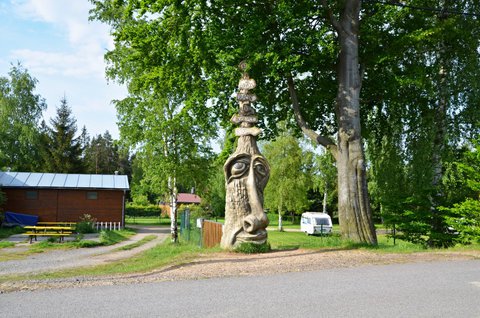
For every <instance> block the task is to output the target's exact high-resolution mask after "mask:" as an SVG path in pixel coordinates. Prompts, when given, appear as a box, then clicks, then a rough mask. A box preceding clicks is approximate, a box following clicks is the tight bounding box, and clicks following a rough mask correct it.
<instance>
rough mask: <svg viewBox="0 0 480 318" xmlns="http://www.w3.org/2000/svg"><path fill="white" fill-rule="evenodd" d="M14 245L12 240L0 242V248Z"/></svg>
mask: <svg viewBox="0 0 480 318" xmlns="http://www.w3.org/2000/svg"><path fill="white" fill-rule="evenodd" d="M12 246H15V243H13V242H0V249H2V248H7V247H12Z"/></svg>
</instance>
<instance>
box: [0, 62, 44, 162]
mask: <svg viewBox="0 0 480 318" xmlns="http://www.w3.org/2000/svg"><path fill="white" fill-rule="evenodd" d="M37 83H38V81H37V80H36V79H35V78H33V77H32V76H31V75H30V74H29V73H28V71H27V70H26V69H25V68H23V67H22V65H21V64H17V65H14V66H12V67H11V70H10V72H9V78H7V77H0V127H1V128H0V168H5V167H10V168H11V169H13V170H17V171H35V170H37V169H39V164H40V162H39V161H40V160H39V156H38V152H37V151H36V149H37V147H36V146H35V145H36V143H37V140H38V134H39V120H40V119H41V116H42V111H44V110H45V108H46V104H45V100H44V99H43V98H42V97H41V96H40V95H39V94H35V88H36V85H37Z"/></svg>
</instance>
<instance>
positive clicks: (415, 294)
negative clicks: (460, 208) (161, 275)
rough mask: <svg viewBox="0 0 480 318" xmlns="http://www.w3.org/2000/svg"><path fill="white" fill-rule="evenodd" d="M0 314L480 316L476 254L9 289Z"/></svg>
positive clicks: (0, 300) (2, 298)
mask: <svg viewBox="0 0 480 318" xmlns="http://www.w3.org/2000/svg"><path fill="white" fill-rule="evenodd" d="M0 317H36V318H40V317H242V318H243V317H245V318H247V317H255V318H256V317H288V318H293V317H369V318H370V317H480V261H478V260H474V261H450V262H433V263H415V264H400V265H399V264H397V265H385V266H364V267H357V268H350V269H335V270H320V271H315V272H303V273H288V274H278V275H271V276H257V277H238V278H221V279H208V280H197V281H180V282H159V283H148V284H130V285H113V286H102V287H89V288H69V289H62V290H43V291H35V292H15V293H9V294H3V295H0Z"/></svg>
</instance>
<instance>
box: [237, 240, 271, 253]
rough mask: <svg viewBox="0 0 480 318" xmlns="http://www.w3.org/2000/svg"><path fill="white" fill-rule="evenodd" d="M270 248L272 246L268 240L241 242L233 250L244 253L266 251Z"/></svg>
mask: <svg viewBox="0 0 480 318" xmlns="http://www.w3.org/2000/svg"><path fill="white" fill-rule="evenodd" d="M271 250H272V248H271V246H270V243H268V242H265V243H263V244H255V243H242V244H240V245H239V246H238V247H236V248H235V249H234V251H235V252H237V253H244V254H257V253H268V252H270V251H271Z"/></svg>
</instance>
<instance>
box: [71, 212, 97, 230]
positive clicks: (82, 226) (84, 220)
mask: <svg viewBox="0 0 480 318" xmlns="http://www.w3.org/2000/svg"><path fill="white" fill-rule="evenodd" d="M95 223H97V220H96V219H95V218H93V217H92V216H91V215H90V214H84V215H83V216H82V217H81V218H80V222H79V223H77V226H76V228H75V230H76V231H77V233H81V234H86V233H95V232H96V230H95Z"/></svg>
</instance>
